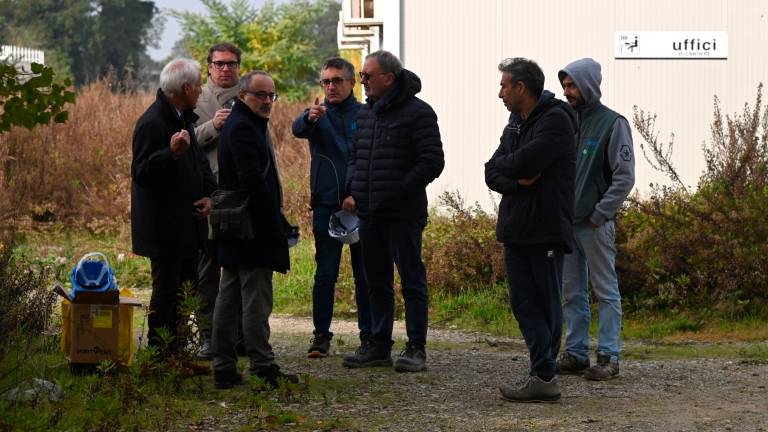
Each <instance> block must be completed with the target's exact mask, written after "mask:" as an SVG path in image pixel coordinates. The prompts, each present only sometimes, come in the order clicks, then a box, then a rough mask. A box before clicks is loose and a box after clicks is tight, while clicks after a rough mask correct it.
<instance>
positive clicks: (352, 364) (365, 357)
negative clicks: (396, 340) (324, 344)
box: [341, 341, 392, 368]
mask: <svg viewBox="0 0 768 432" xmlns="http://www.w3.org/2000/svg"><path fill="white" fill-rule="evenodd" d="M391 351H392V348H391V347H390V346H388V345H385V344H380V343H376V342H373V341H368V342H367V343H362V344H361V345H360V348H358V349H357V350H355V353H354V354H351V355H348V356H345V357H344V361H343V362H342V363H341V364H342V365H344V366H346V367H348V368H366V367H377V366H392V357H391V356H390V355H391Z"/></svg>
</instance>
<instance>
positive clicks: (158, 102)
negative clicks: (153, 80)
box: [131, 90, 216, 259]
mask: <svg viewBox="0 0 768 432" xmlns="http://www.w3.org/2000/svg"><path fill="white" fill-rule="evenodd" d="M196 121H197V115H195V113H194V112H193V111H192V110H187V111H185V112H183V113H182V116H181V117H179V114H178V112H177V111H176V108H174V107H173V106H172V105H171V104H170V103H169V102H168V99H166V97H165V95H164V94H163V92H162V90H158V91H157V98H156V99H155V102H154V103H153V104H152V105H151V106H150V107H149V108H148V109H147V111H146V112H144V114H142V116H141V117H140V118H139V120H138V121H137V122H136V127H135V128H134V130H133V153H132V160H131V240H132V243H133V253H135V254H136V255H141V256H145V257H149V258H153V259H188V258H195V257H196V256H197V254H198V252H199V251H200V250H201V249H202V248H203V246H204V244H205V239H206V238H207V237H208V225H207V224H206V221H205V219H198V218H197V217H195V216H194V213H195V208H194V206H193V204H192V203H194V202H195V201H197V200H199V199H200V198H203V197H210V196H211V193H212V192H213V191H214V190H215V189H216V182H215V180H214V178H213V174H212V173H211V167H210V165H209V164H208V159H206V157H205V154H204V152H203V151H202V150H201V149H200V147H198V145H197V139H196V138H195V130H194V126H193V125H194V123H195V122H196ZM182 129H186V130H187V131H188V132H189V136H190V139H191V143H190V146H189V149H188V150H187V151H186V152H184V153H183V154H181V155H180V156H174V155H173V153H172V152H171V148H170V144H171V136H173V134H175V133H176V132H179V131H180V130H182Z"/></svg>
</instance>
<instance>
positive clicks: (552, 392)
mask: <svg viewBox="0 0 768 432" xmlns="http://www.w3.org/2000/svg"><path fill="white" fill-rule="evenodd" d="M499 390H501V397H502V398H504V399H505V400H508V401H510V402H549V403H551V402H557V401H559V400H560V385H558V384H557V377H553V378H552V379H551V380H549V381H544V380H543V379H541V378H539V377H537V376H529V377H528V378H527V379H526V380H525V381H524V382H523V383H522V386H520V387H518V386H514V385H509V384H504V385H502V386H500V387H499Z"/></svg>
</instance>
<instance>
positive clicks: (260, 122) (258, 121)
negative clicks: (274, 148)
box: [232, 99, 269, 130]
mask: <svg viewBox="0 0 768 432" xmlns="http://www.w3.org/2000/svg"><path fill="white" fill-rule="evenodd" d="M232 111H234V112H239V113H241V114H242V115H244V116H245V117H246V118H247V119H248V120H250V121H251V122H252V123H253V124H255V125H256V126H258V128H259V129H260V130H266V129H267V123H269V119H267V118H264V117H261V116H260V115H257V114H256V113H255V112H253V111H252V110H251V107H249V106H248V105H246V103H245V102H243V101H241V100H240V99H238V100H236V101H235V106H233V107H232Z"/></svg>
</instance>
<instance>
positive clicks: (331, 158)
mask: <svg viewBox="0 0 768 432" xmlns="http://www.w3.org/2000/svg"><path fill="white" fill-rule="evenodd" d="M361 106H362V104H361V103H360V102H358V101H357V99H355V96H354V95H350V96H349V97H348V98H347V99H345V100H344V101H342V102H341V103H339V104H332V103H330V102H328V101H327V100H326V101H325V107H326V109H327V112H326V115H325V116H323V117H321V118H320V119H319V120H318V121H316V122H314V123H312V122H310V121H309V119H308V115H309V109H306V110H304V112H303V113H301V114H300V115H299V116H298V117H296V120H294V122H293V135H294V136H295V137H297V138H307V139H308V140H309V152H310V154H311V156H312V162H311V164H312V165H311V167H310V171H309V182H310V191H311V193H312V198H311V205H312V207H313V208H314V207H316V206H322V207H334V208H339V207H341V202H342V201H343V200H344V198H345V196H346V195H345V183H346V179H347V163H348V161H349V152H350V150H351V149H352V143H353V141H354V135H355V132H356V131H357V121H356V120H355V118H356V117H357V113H358V111H359V110H360V107H361Z"/></svg>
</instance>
